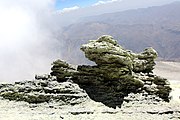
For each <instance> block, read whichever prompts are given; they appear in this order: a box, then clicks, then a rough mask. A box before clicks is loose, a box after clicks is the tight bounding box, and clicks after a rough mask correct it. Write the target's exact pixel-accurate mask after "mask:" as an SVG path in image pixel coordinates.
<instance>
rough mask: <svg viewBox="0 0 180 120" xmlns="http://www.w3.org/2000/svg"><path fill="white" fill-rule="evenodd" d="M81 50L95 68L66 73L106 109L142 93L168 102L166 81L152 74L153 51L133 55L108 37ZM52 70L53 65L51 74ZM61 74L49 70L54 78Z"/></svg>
mask: <svg viewBox="0 0 180 120" xmlns="http://www.w3.org/2000/svg"><path fill="white" fill-rule="evenodd" d="M81 50H82V51H83V52H84V53H85V56H86V57H87V58H88V59H89V60H91V61H93V62H95V63H96V65H94V66H89V65H81V66H80V65H79V66H78V68H77V72H69V74H71V75H72V80H73V81H74V82H75V83H77V84H78V85H79V86H80V87H81V88H83V89H84V90H86V92H87V93H88V95H89V96H90V98H91V99H93V100H95V101H98V102H103V103H104V104H105V105H107V106H109V107H116V106H121V104H122V102H123V100H124V97H125V96H127V95H128V94H129V93H139V92H141V91H143V90H144V91H146V92H147V93H148V94H150V95H151V94H154V95H157V96H158V97H160V98H162V99H163V100H165V101H169V93H170V91H171V88H170V87H169V83H168V81H167V79H164V78H161V77H159V76H157V75H154V74H153V72H152V70H153V69H154V66H155V61H154V60H155V59H156V58H157V52H156V51H155V50H154V49H153V48H146V49H145V50H144V51H143V52H141V53H133V52H131V51H129V50H125V49H124V48H122V47H121V46H120V45H118V43H117V41H116V40H114V39H113V38H112V37H111V36H101V37H100V38H98V39H97V40H90V41H89V43H88V44H84V45H82V47H81ZM60 63H62V62H60ZM56 64H58V61H56ZM64 64H66V63H64ZM54 67H55V65H54V66H53V67H52V71H53V68H54ZM66 68H67V67H65V68H64V69H66ZM66 71H71V69H69V70H66ZM61 72H62V71H61V70H60V69H59V71H53V72H52V75H56V76H57V77H58V75H59V73H61Z"/></svg>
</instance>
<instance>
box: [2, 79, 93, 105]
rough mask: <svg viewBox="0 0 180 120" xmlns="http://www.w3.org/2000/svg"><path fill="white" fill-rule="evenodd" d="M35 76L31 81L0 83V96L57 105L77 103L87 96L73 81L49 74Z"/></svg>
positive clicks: (84, 99)
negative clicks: (58, 79)
mask: <svg viewBox="0 0 180 120" xmlns="http://www.w3.org/2000/svg"><path fill="white" fill-rule="evenodd" d="M35 78H36V79H35V80H32V81H22V82H15V84H1V85H0V96H2V97H3V98H6V99H9V100H16V101H25V102H28V103H43V102H57V103H58V104H59V105H68V104H70V105H74V104H79V103H81V102H84V101H86V100H87V99H88V98H89V97H88V95H87V93H86V92H85V91H84V90H83V89H80V88H79V86H78V85H77V84H75V83H72V82H61V83H60V82H57V79H56V78H54V77H52V76H50V75H42V76H37V75H36V77H35Z"/></svg>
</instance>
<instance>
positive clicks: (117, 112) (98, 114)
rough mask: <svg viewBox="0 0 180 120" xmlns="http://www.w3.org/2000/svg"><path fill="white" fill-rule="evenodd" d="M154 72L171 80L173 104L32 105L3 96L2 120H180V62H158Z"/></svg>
mask: <svg viewBox="0 0 180 120" xmlns="http://www.w3.org/2000/svg"><path fill="white" fill-rule="evenodd" d="M154 72H155V73H156V74H158V75H160V76H164V77H165V78H168V79H169V80H170V82H171V86H172V88H173V91H172V93H171V94H172V95H173V100H172V101H171V102H170V103H165V102H160V103H156V104H155V103H152V104H151V103H148V104H142V103H141V102H138V101H137V102H129V103H124V104H123V106H122V108H121V109H120V108H116V109H113V108H108V107H106V106H104V105H103V104H102V103H98V102H94V101H92V100H88V101H86V102H84V103H82V104H79V105H74V106H58V105H56V104H55V103H51V104H48V103H43V104H38V105H36V104H31V105H30V104H28V103H25V102H14V101H9V100H4V99H3V98H0V120H155V119H157V120H169V119H172V120H179V119H180V99H179V98H178V96H179V94H180V74H179V73H180V63H174V62H157V66H156V68H155V70H154ZM167 112H168V113H167Z"/></svg>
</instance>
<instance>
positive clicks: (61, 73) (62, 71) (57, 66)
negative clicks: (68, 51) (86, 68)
mask: <svg viewBox="0 0 180 120" xmlns="http://www.w3.org/2000/svg"><path fill="white" fill-rule="evenodd" d="M52 65H53V67H52V68H51V70H52V72H51V75H53V76H56V77H57V80H58V81H60V82H63V81H66V80H67V79H68V78H69V77H70V76H72V71H74V70H75V69H74V68H73V67H71V66H70V65H69V64H68V63H66V62H65V61H62V60H56V61H54V62H53V63H52Z"/></svg>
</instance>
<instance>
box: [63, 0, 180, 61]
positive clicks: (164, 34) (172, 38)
mask: <svg viewBox="0 0 180 120" xmlns="http://www.w3.org/2000/svg"><path fill="white" fill-rule="evenodd" d="M179 11H180V2H174V3H171V4H168V5H164V6H157V7H149V8H141V9H134V10H127V11H124V12H116V13H108V14H103V15H98V16H91V17H87V18H84V19H81V20H80V21H79V22H78V23H76V24H72V25H70V26H67V27H65V28H64V29H63V32H62V34H61V36H62V38H61V39H63V40H65V41H66V42H65V44H64V50H63V53H64V55H65V56H66V58H65V59H67V60H69V61H72V62H73V63H84V62H86V60H85V59H84V58H83V54H82V52H81V51H80V50H79V48H80V45H81V44H83V43H86V42H87V41H88V40H90V39H97V37H99V36H100V35H104V34H108V35H112V36H113V37H114V38H115V39H117V40H118V42H119V43H120V44H121V45H122V46H123V47H125V48H127V49H130V50H133V51H136V52H139V51H142V49H144V48H145V47H149V46H152V47H153V48H155V49H156V50H157V51H158V53H159V57H160V58H161V59H163V60H177V61H179V60H180V52H179V51H180V12H179Z"/></svg>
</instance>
